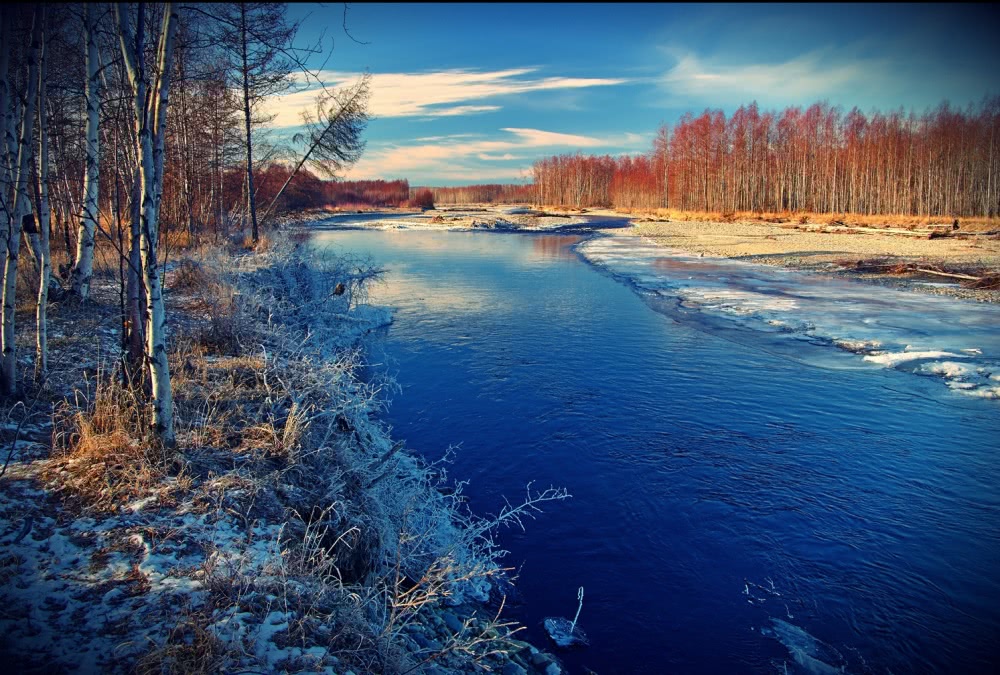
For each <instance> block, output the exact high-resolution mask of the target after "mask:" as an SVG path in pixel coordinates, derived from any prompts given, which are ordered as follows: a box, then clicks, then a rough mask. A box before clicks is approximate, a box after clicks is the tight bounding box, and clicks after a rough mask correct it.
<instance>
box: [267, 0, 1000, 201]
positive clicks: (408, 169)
mask: <svg viewBox="0 0 1000 675" xmlns="http://www.w3.org/2000/svg"><path fill="white" fill-rule="evenodd" d="M289 16H290V18H292V19H303V23H302V26H301V28H300V32H299V41H300V42H302V43H307V42H310V41H313V42H314V41H315V40H316V39H317V38H318V37H319V36H320V34H321V33H323V32H325V36H326V37H325V43H324V46H325V47H326V50H327V52H328V53H329V48H330V40H331V38H332V39H333V46H334V48H333V53H332V55H331V56H330V58H329V59H328V60H327V62H326V64H325V67H324V70H323V73H322V77H323V79H324V81H325V82H326V83H327V84H328V85H330V86H337V85H339V84H344V83H349V82H351V81H353V80H356V79H357V77H358V76H359V73H362V72H364V71H366V70H367V71H368V72H370V73H371V74H372V75H373V95H372V110H373V112H374V114H375V119H374V120H373V121H372V122H371V123H370V124H369V127H368V132H367V135H366V138H367V142H368V145H367V149H366V151H365V155H364V157H363V158H362V160H361V161H360V162H359V163H358V164H357V165H356V166H355V167H354V168H353V169H352V170H351V171H350V172H349V173H347V175H346V177H347V178H352V179H359V178H387V179H391V178H407V179H409V181H410V184H411V185H428V184H430V185H460V184H468V183H480V182H520V181H524V180H527V179H528V176H529V172H530V166H531V163H532V162H533V161H534V160H535V159H537V158H539V157H543V156H547V155H551V154H556V153H563V152H576V151H577V150H579V151H582V152H587V153H599V154H605V153H608V154H620V153H625V152H640V151H645V150H647V149H648V148H649V146H650V144H651V142H652V138H653V136H654V135H655V133H656V130H657V128H658V127H659V125H660V124H661V123H668V124H669V123H672V122H674V121H675V120H676V119H678V118H679V117H680V116H681V115H683V114H684V113H685V112H688V111H691V112H694V113H696V114H697V113H700V112H701V111H703V110H705V109H706V108H713V109H716V108H721V109H722V110H724V111H726V112H727V113H729V112H731V111H732V110H734V109H735V108H736V107H738V106H739V105H740V104H742V103H749V102H750V101H753V100H756V101H757V102H758V104H759V105H760V106H761V107H763V108H765V109H772V108H780V107H784V106H787V105H801V106H806V105H809V104H811V103H814V102H816V101H820V100H826V101H829V102H830V103H831V104H834V105H840V106H843V107H844V108H845V109H850V108H851V107H853V106H858V107H859V108H861V109H862V110H865V111H869V110H871V109H873V108H878V109H881V110H888V109H896V108H900V107H902V108H904V109H905V110H910V109H914V110H916V111H918V112H922V111H923V110H925V109H926V108H928V107H932V106H936V105H937V104H938V103H940V102H941V101H942V100H944V99H947V100H949V101H950V102H951V103H952V104H953V105H958V106H965V105H967V104H969V103H971V102H978V101H980V100H981V99H982V97H983V96H984V95H987V94H994V95H996V94H1000V41H998V40H997V39H996V30H997V27H998V26H1000V22H998V21H997V19H998V12H997V11H996V9H995V7H993V6H989V5H984V6H977V5H956V4H950V5H924V4H920V5H876V4H858V5H853V4H852V5H811V4H809V5H807V4H803V5H792V4H770V5H721V4H716V5H676V4H635V5H628V4H616V5H606V4H551V5H544V4H543V5H538V4H530V5H529V4H471V3H470V4H398V5H397V4H361V3H359V4H351V5H349V9H348V13H347V26H348V30H349V31H350V33H351V35H352V36H353V37H354V38H355V39H357V40H358V41H362V42H365V43H367V44H358V43H357V42H354V41H352V40H351V38H349V37H348V36H347V35H345V34H344V31H343V28H342V24H343V19H344V5H342V4H325V5H309V4H298V5H295V4H293V5H291V7H290V9H289ZM320 63H321V59H318V58H317V59H315V60H314V61H313V63H312V65H313V66H314V67H317V68H318V67H319V66H320ZM313 95H314V92H311V91H309V90H308V89H305V90H300V91H297V92H295V93H292V94H290V95H288V96H285V97H283V98H282V99H281V100H279V101H277V102H275V103H274V104H273V106H272V111H274V112H276V113H278V116H277V118H276V120H275V124H276V125H277V126H279V127H281V126H284V127H291V126H295V125H297V123H298V115H297V111H298V110H300V109H301V108H302V107H303V106H306V105H308V104H309V102H310V101H311V100H312V97H313Z"/></svg>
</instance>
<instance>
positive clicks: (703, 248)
mask: <svg viewBox="0 0 1000 675" xmlns="http://www.w3.org/2000/svg"><path fill="white" fill-rule="evenodd" d="M386 212H387V213H391V214H393V217H390V218H384V219H379V218H372V219H369V220H366V221H365V222H362V223H356V224H352V225H351V227H362V228H365V229H383V230H384V229H414V230H447V231H480V230H482V231H509V232H558V231H566V230H572V229H574V228H577V227H587V226H589V225H591V223H593V221H594V220H597V219H600V218H602V217H603V218H629V219H631V220H632V223H631V225H630V226H629V227H622V228H614V229H613V230H606V231H605V234H614V235H617V236H636V237H644V238H646V239H648V240H650V241H652V242H655V243H656V244H658V245H661V246H665V247H667V248H674V249H679V250H682V251H686V252H688V253H692V254H695V255H703V256H715V257H722V258H730V259H734V260H743V261H746V262H753V263H759V264H764V265H775V266H780V267H789V268H793V269H799V270H803V271H810V272H823V273H827V274H836V275H840V276H847V277H851V278H856V279H860V280H863V281H866V282H869V283H873V284H877V285H884V286H891V287H894V288H904V289H909V290H914V291H918V292H922V293H930V294H937V295H949V296H953V297H960V298H965V299H971V300H978V301H983V302H1000V234H997V233H996V232H994V230H993V229H992V228H993V225H992V224H991V221H990V222H987V221H983V222H978V221H975V222H967V223H966V224H965V225H964V226H960V228H959V230H954V229H952V226H948V227H943V226H941V225H940V224H926V223H917V222H916V221H915V220H914V219H908V222H905V223H904V222H900V223H898V225H897V226H892V219H891V218H887V219H882V218H874V217H859V218H858V219H856V220H857V222H854V221H853V220H849V221H838V222H836V223H825V222H810V221H809V218H808V217H801V216H800V217H799V218H797V219H792V218H773V219H772V220H778V221H783V222H767V221H766V220H764V219H761V220H753V221H751V220H748V219H744V220H740V219H734V220H726V221H723V220H719V219H716V220H713V219H709V218H706V216H707V215H708V214H690V213H674V212H670V213H669V217H668V216H667V215H663V214H660V215H658V214H657V212H637V213H632V212H631V211H629V210H615V209H596V208H595V209H559V208H555V207H552V208H545V209H531V208H528V207H512V206H490V205H480V206H463V207H458V206H441V207H439V208H438V209H435V210H432V211H426V212H423V213H413V212H412V210H409V211H400V213H401V214H405V215H396V214H395V211H394V210H391V209H390V210H387V211H386ZM341 217H342V218H345V219H346V218H349V215H341ZM311 218H312V220H313V221H314V222H320V221H325V220H328V219H329V218H330V215H329V214H328V213H317V214H314V215H313V216H311ZM803 220H804V221H805V222H801V221H803ZM920 270H924V271H920ZM952 275H957V276H952ZM970 277H971V278H975V279H980V280H981V281H980V283H978V284H976V283H971V280H970V279H969V278H970ZM973 286H979V287H973Z"/></svg>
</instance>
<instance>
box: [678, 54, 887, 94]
mask: <svg viewBox="0 0 1000 675" xmlns="http://www.w3.org/2000/svg"><path fill="white" fill-rule="evenodd" d="M676 56H677V57H678V58H677V63H676V65H674V67H673V68H671V69H670V70H669V71H668V72H667V73H666V74H665V75H664V76H663V78H662V79H661V81H660V83H661V85H662V86H663V87H664V89H666V91H667V92H668V93H669V94H670V95H671V97H672V98H674V99H676V101H675V102H677V103H689V102H700V103H707V104H709V105H727V104H729V105H732V104H742V103H749V102H750V101H752V100H756V101H758V102H760V103H763V104H788V103H793V104H795V103H797V104H808V103H813V102H815V101H817V100H821V99H825V98H830V97H833V96H836V95H838V94H840V93H842V92H850V93H851V94H853V95H855V96H860V95H861V94H862V92H864V94H869V93H875V92H877V91H879V90H880V89H883V90H884V88H885V87H887V86H891V78H890V77H889V76H888V72H887V69H886V66H887V64H886V63H885V62H884V61H880V60H876V59H860V58H859V59H848V60H844V59H839V60H835V59H834V58H833V57H832V55H831V54H830V53H829V51H828V50H819V51H814V52H810V53H808V54H803V55H801V56H796V57H794V58H792V59H789V60H787V61H783V62H780V63H769V64H755V63H743V64H734V63H720V62H712V61H709V60H705V59H702V58H699V57H698V56H696V55H695V54H693V53H680V54H677V55H676Z"/></svg>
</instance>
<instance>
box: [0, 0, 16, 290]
mask: <svg viewBox="0 0 1000 675" xmlns="http://www.w3.org/2000/svg"><path fill="white" fill-rule="evenodd" d="M10 21H11V18H10V10H9V9H8V10H7V11H4V10H3V8H2V7H0V24H2V28H0V44H3V45H4V46H5V47H4V48H3V49H0V264H2V261H4V260H6V259H7V242H8V240H9V239H10V228H11V219H12V218H13V217H14V176H13V172H12V170H11V160H10V153H9V152H8V143H9V139H8V136H10V137H13V132H12V131H11V129H12V117H13V114H14V113H13V100H12V97H11V95H10V77H9V73H8V71H9V68H10V49H9V48H7V47H6V45H9V44H10ZM0 276H2V274H0Z"/></svg>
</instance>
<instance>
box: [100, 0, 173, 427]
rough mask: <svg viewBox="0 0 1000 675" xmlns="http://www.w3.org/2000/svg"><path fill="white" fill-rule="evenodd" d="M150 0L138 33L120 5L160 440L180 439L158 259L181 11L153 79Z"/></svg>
mask: <svg viewBox="0 0 1000 675" xmlns="http://www.w3.org/2000/svg"><path fill="white" fill-rule="evenodd" d="M144 15H145V3H139V11H138V19H137V21H136V30H135V32H134V34H133V31H132V26H131V21H130V17H129V11H128V6H127V5H125V4H119V5H116V7H115V17H116V19H117V22H118V32H119V36H120V42H121V51H122V57H123V58H124V61H125V66H126V71H127V73H128V81H129V84H130V86H131V89H132V98H133V105H134V108H135V138H136V145H137V148H138V152H139V178H140V184H141V193H142V197H141V215H140V218H139V245H140V256H141V261H142V277H143V282H144V284H145V287H146V310H147V318H146V345H145V347H146V353H145V358H146V361H147V363H148V364H149V375H150V383H151V386H152V396H153V419H152V423H153V430H154V432H155V434H156V435H157V437H158V438H159V439H160V440H161V442H162V443H163V444H164V445H165V446H167V447H171V446H173V445H174V444H175V436H174V411H173V394H172V392H171V388H170V369H169V366H168V363H167V339H166V311H165V308H164V304H163V287H162V283H161V280H160V270H159V265H158V262H157V247H158V244H159V239H160V230H159V209H160V199H161V190H162V181H163V160H164V158H163V152H164V136H165V132H166V124H167V102H168V94H169V91H170V75H171V62H172V57H173V47H174V37H175V35H176V33H177V23H178V15H177V9H176V7H175V6H174V5H173V3H166V5H165V6H164V10H163V23H162V26H161V29H160V35H159V43H158V45H157V49H156V80H155V82H152V83H151V82H150V75H149V72H148V71H147V69H146V65H145V59H144V58H143V56H144V51H145V22H144Z"/></svg>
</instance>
